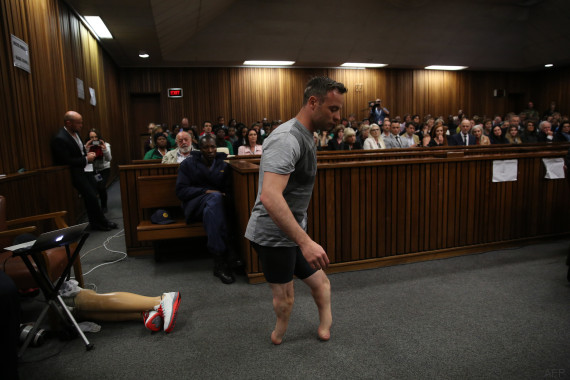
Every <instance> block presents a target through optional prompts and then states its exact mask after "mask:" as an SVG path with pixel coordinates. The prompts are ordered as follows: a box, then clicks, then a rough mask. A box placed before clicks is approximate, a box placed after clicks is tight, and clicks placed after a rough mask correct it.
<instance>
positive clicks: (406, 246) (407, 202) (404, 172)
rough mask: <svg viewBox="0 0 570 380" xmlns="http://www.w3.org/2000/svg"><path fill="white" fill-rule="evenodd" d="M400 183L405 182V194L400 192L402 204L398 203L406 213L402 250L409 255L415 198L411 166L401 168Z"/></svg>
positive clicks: (403, 225) (403, 224)
mask: <svg viewBox="0 0 570 380" xmlns="http://www.w3.org/2000/svg"><path fill="white" fill-rule="evenodd" d="M399 174H400V181H402V182H404V184H403V186H404V189H407V191H406V190H404V191H403V192H400V193H399V194H400V197H399V198H400V199H401V202H398V203H399V205H400V206H401V207H402V210H403V211H404V213H403V216H404V220H403V223H402V229H403V231H402V232H403V236H404V239H403V242H402V243H403V246H402V249H403V251H404V252H406V253H408V252H410V246H411V227H412V221H411V216H412V212H411V210H412V197H413V192H414V190H413V188H412V187H411V178H410V176H411V167H410V165H404V166H401V169H400V173H399ZM400 215H402V213H400Z"/></svg>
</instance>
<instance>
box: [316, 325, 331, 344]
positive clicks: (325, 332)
mask: <svg viewBox="0 0 570 380" xmlns="http://www.w3.org/2000/svg"><path fill="white" fill-rule="evenodd" d="M317 334H318V335H319V339H320V340H322V341H324V342H326V341H327V340H329V339H330V338H331V329H330V328H321V327H320V326H319V329H318V330H317Z"/></svg>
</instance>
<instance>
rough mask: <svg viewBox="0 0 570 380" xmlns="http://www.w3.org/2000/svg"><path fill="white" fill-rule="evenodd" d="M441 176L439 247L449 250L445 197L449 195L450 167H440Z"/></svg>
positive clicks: (438, 196) (439, 190)
mask: <svg viewBox="0 0 570 380" xmlns="http://www.w3.org/2000/svg"><path fill="white" fill-rule="evenodd" d="M440 167H441V169H440V176H439V188H438V195H437V198H438V204H439V205H440V208H441V211H440V212H439V214H438V217H439V218H438V224H437V228H438V229H439V231H440V233H439V234H438V236H439V238H438V247H439V248H442V249H443V248H447V228H445V222H446V217H447V209H448V207H449V205H448V204H447V198H446V197H445V195H446V194H447V193H448V189H449V182H448V166H447V165H444V164H441V165H440Z"/></svg>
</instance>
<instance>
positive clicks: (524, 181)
mask: <svg viewBox="0 0 570 380" xmlns="http://www.w3.org/2000/svg"><path fill="white" fill-rule="evenodd" d="M568 147H569V145H568V144H552V145H545V144H542V145H536V146H522V147H511V146H509V147H504V148H500V149H497V148H496V147H491V148H485V147H467V148H466V147H463V148H457V147H456V148H452V149H438V150H432V151H428V152H427V153H424V151H425V150H422V151H417V152H413V153H412V155H415V154H420V153H421V154H422V155H423V156H421V157H402V156H400V155H398V152H397V151H391V152H389V153H388V152H381V153H371V154H368V155H369V156H370V157H369V159H368V160H364V161H363V160H361V158H362V154H361V152H357V153H352V154H345V153H336V154H335V153H334V152H332V153H328V154H326V156H327V159H325V160H322V159H321V158H322V156H321V155H319V158H318V171H317V178H316V182H315V187H314V190H313V197H312V201H311V203H310V205H309V210H308V219H309V220H308V233H309V235H310V236H311V237H312V238H313V239H314V240H315V241H317V242H318V243H319V244H321V245H322V246H323V248H324V249H325V250H326V252H327V254H328V256H329V259H330V261H331V266H330V268H329V270H328V271H329V272H339V271H348V270H356V269H364V268H373V267H379V266H384V265H390V264H395V263H403V262H410V261H420V260H427V259H433V258H441V257H448V256H454V255H461V254H466V253H473V252H481V251H485V250H489V249H493V248H498V247H501V246H506V245H512V244H521V243H523V242H529V241H531V240H535V239H538V238H545V237H551V236H559V235H563V234H568V233H569V232H570V197H569V196H568V193H569V192H568V183H567V181H565V180H561V179H560V180H548V179H545V178H544V175H545V168H544V164H543V163H542V158H553V157H564V156H565V155H566V153H567V152H568ZM411 151H412V150H410V149H406V150H400V152H401V153H405V152H411ZM429 152H431V154H430V153H429ZM382 153H388V154H385V155H382ZM377 154H380V156H375V155H377ZM392 154H395V155H394V156H393V157H389V156H391V155H392ZM335 159H336V160H335ZM505 159H516V160H517V161H518V176H517V177H518V178H517V181H515V182H498V183H495V182H492V171H493V161H494V160H505ZM329 160H330V161H329ZM323 161H327V162H323ZM231 166H232V168H233V173H234V174H233V175H234V191H235V199H236V215H238V220H237V222H238V229H239V232H238V235H239V236H243V233H244V232H245V227H246V225H247V221H248V219H249V215H250V212H251V209H252V207H253V204H254V202H255V198H256V195H257V185H258V170H259V167H258V165H256V164H255V163H252V162H250V161H244V160H242V161H240V160H234V161H231ZM240 246H241V249H242V252H243V253H244V258H245V262H246V272H247V275H248V278H249V281H250V282H258V281H263V277H262V273H261V266H260V263H259V260H258V258H257V255H256V253H255V251H254V250H253V249H252V248H251V247H250V244H249V241H247V240H246V239H242V240H241V241H240Z"/></svg>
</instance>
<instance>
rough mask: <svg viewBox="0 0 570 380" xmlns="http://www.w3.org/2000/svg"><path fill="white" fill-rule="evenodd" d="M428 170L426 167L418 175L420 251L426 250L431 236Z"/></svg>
mask: <svg viewBox="0 0 570 380" xmlns="http://www.w3.org/2000/svg"><path fill="white" fill-rule="evenodd" d="M425 177H426V169H425V168H424V167H422V168H421V170H420V171H419V173H418V199H419V202H420V203H419V206H418V236H419V239H418V248H417V249H418V251H422V250H424V247H425V246H426V244H427V243H428V238H427V235H429V222H427V221H426V215H427V213H426V208H427V206H428V202H429V201H430V200H431V199H430V194H429V192H428V190H427V188H426V181H425Z"/></svg>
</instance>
